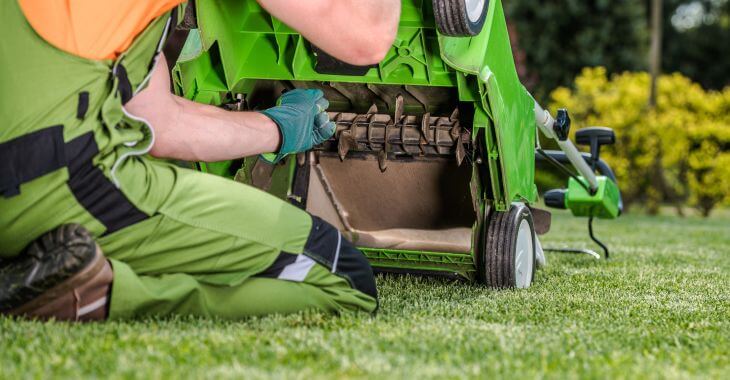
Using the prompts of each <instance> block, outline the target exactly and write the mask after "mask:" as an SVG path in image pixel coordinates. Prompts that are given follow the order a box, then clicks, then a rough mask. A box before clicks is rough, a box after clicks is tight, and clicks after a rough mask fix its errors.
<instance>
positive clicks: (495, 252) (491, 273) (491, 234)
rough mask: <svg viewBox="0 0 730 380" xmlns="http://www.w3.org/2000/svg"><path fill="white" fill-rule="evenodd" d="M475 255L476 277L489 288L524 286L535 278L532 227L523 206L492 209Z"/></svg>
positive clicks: (530, 214)
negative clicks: (493, 210) (477, 252)
mask: <svg viewBox="0 0 730 380" xmlns="http://www.w3.org/2000/svg"><path fill="white" fill-rule="evenodd" d="M484 224H485V230H484V232H483V234H482V244H481V249H480V252H479V255H478V256H477V260H476V264H477V280H478V281H479V282H480V283H482V284H485V285H487V286H489V287H491V288H496V289H508V288H528V287H530V285H531V284H532V281H533V280H534V278H535V268H536V267H535V265H536V262H535V252H536V250H535V227H534V224H533V220H532V213H531V212H530V209H529V208H528V207H527V206H525V205H514V206H512V208H511V209H510V210H509V211H507V212H492V213H491V214H490V215H489V216H488V218H487V221H486V222H485V223H484Z"/></svg>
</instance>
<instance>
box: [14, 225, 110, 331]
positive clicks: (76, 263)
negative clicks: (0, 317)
mask: <svg viewBox="0 0 730 380" xmlns="http://www.w3.org/2000/svg"><path fill="white" fill-rule="evenodd" d="M111 283H112V268H111V265H110V264H109V262H108V261H107V260H106V259H105V258H104V255H103V254H102V252H101V249H100V248H99V246H98V245H97V244H96V243H95V242H94V239H93V238H92V237H91V235H90V234H89V232H88V231H87V230H86V229H85V228H83V227H82V226H80V225H77V224H70V225H65V226H61V227H59V228H57V229H55V230H53V231H51V232H48V233H46V234H45V235H43V236H41V237H40V238H38V239H37V240H36V241H34V242H33V243H31V244H30V245H29V246H28V247H27V248H26V249H25V250H24V251H23V252H22V253H21V254H20V255H19V256H18V257H17V258H14V259H12V260H9V261H4V262H2V263H0V313H1V314H9V315H16V316H23V317H27V318H34V319H43V320H46V319H51V318H54V319H56V320H59V321H100V320H104V319H106V318H107V314H108V306H107V305H108V303H109V290H110V287H111Z"/></svg>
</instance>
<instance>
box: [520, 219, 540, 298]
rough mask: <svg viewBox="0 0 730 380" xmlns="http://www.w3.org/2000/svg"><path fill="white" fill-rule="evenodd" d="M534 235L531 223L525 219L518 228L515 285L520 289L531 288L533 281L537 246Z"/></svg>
mask: <svg viewBox="0 0 730 380" xmlns="http://www.w3.org/2000/svg"><path fill="white" fill-rule="evenodd" d="M532 237H533V232H532V228H530V223H529V222H528V221H527V220H526V219H523V220H522V221H521V222H520V226H519V229H518V230H517V242H516V244H515V287H516V288H518V289H524V288H529V287H530V284H531V283H532V272H533V271H534V270H535V246H534V244H533V241H532Z"/></svg>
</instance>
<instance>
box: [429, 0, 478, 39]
mask: <svg viewBox="0 0 730 380" xmlns="http://www.w3.org/2000/svg"><path fill="white" fill-rule="evenodd" d="M488 8H489V0H433V14H434V16H435V17H436V25H437V26H438V28H439V31H440V32H441V34H443V35H446V36H453V37H469V36H476V35H477V34H479V33H480V32H481V31H482V28H483V27H484V20H485V19H486V18H487V9H488Z"/></svg>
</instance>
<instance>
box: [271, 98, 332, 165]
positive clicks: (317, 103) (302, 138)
mask: <svg viewBox="0 0 730 380" xmlns="http://www.w3.org/2000/svg"><path fill="white" fill-rule="evenodd" d="M278 104H279V105H278V106H276V107H273V108H269V109H267V110H265V111H262V112H261V113H263V114H264V115H266V116H268V117H269V118H271V120H273V121H274V122H276V125H278V126H279V131H280V132H281V147H280V148H279V152H278V153H277V155H276V159H275V160H274V162H278V161H279V160H281V159H282V158H284V156H286V155H287V154H290V153H299V152H304V151H307V150H309V149H311V148H312V147H313V146H315V145H318V144H320V143H322V142H324V141H325V140H327V139H328V138H330V137H332V135H333V134H334V133H335V123H333V122H331V121H330V118H329V116H328V115H327V112H326V111H327V107H329V102H328V101H327V99H325V98H324V94H323V93H322V91H321V90H293V91H289V92H287V93H286V94H284V95H283V96H282V97H281V98H279V101H278Z"/></svg>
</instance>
